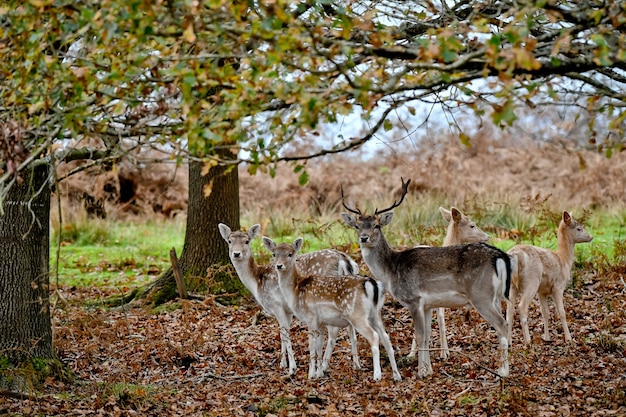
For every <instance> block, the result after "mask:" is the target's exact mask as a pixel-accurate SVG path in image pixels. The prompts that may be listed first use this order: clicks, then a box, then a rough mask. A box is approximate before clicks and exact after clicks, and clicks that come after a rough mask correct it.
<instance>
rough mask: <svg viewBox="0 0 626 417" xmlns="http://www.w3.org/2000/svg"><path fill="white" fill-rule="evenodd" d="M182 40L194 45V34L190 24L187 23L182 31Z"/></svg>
mask: <svg viewBox="0 0 626 417" xmlns="http://www.w3.org/2000/svg"><path fill="white" fill-rule="evenodd" d="M183 39H184V40H186V41H187V42H189V43H194V42H195V41H196V34H195V33H194V31H193V24H192V23H191V22H187V27H185V30H184V31H183Z"/></svg>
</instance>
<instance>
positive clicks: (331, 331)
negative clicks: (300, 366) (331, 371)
mask: <svg viewBox="0 0 626 417" xmlns="http://www.w3.org/2000/svg"><path fill="white" fill-rule="evenodd" d="M326 328H327V330H328V340H327V341H326V350H325V351H324V358H323V359H322V367H321V368H322V372H326V370H327V369H328V366H329V363H330V357H331V356H332V354H333V349H334V348H335V343H336V341H337V335H338V334H339V330H340V329H339V327H334V326H327V327H326Z"/></svg>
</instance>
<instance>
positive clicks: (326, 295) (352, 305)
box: [263, 236, 402, 381]
mask: <svg viewBox="0 0 626 417" xmlns="http://www.w3.org/2000/svg"><path fill="white" fill-rule="evenodd" d="M302 242H303V240H302V238H297V239H296V240H295V241H294V242H293V243H292V244H287V243H282V244H276V243H274V241H272V240H271V239H270V238H268V237H265V236H263V244H264V245H265V247H266V248H267V250H268V251H270V252H271V253H272V254H273V255H274V265H275V267H276V271H277V272H278V282H279V285H280V290H281V292H282V294H283V296H284V297H285V300H286V301H287V304H288V305H289V308H291V311H293V312H294V314H295V316H296V317H297V318H298V319H299V320H300V321H302V322H303V323H305V324H306V326H307V328H308V332H309V356H310V361H309V379H314V378H319V377H321V376H323V375H324V371H325V367H324V365H323V361H322V345H323V344H324V335H323V333H322V332H321V331H320V327H321V326H331V327H347V326H351V327H353V328H354V329H356V330H357V331H358V332H359V333H360V334H361V335H363V336H364V337H365V338H366V339H367V341H368V342H369V344H370V346H371V349H372V359H373V365H374V380H376V381H379V380H380V379H382V371H381V368H380V350H379V343H380V342H382V344H383V346H384V347H385V350H386V351H387V356H388V357H389V362H390V364H391V369H392V371H393V379H394V380H395V381H400V380H401V379H402V377H401V376H400V372H399V371H398V366H397V364H396V360H395V356H394V353H393V347H392V345H391V341H390V340H389V336H388V335H387V332H386V331H385V328H384V326H383V321H382V319H381V316H380V314H381V308H382V305H383V301H384V295H385V291H384V288H383V285H382V283H380V282H378V281H376V280H374V279H373V278H366V277H361V276H356V275H347V276H342V277H336V276H326V275H309V276H302V275H301V274H300V273H299V272H298V269H297V268H296V256H297V253H298V251H299V250H300V248H302Z"/></svg>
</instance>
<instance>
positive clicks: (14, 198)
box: [0, 165, 55, 363]
mask: <svg viewBox="0 0 626 417" xmlns="http://www.w3.org/2000/svg"><path fill="white" fill-rule="evenodd" d="M22 175H23V179H24V182H23V183H22V184H21V185H17V184H14V185H13V186H12V187H11V189H10V190H9V192H8V196H7V198H6V200H5V201H3V202H2V204H3V206H4V211H5V214H4V216H0V259H1V260H2V261H1V262H0V357H5V358H8V359H9V360H10V361H11V362H13V363H20V362H23V361H25V360H29V359H32V358H41V359H54V358H55V352H54V348H53V345H52V323H51V320H50V298H49V297H50V294H49V283H50V279H49V275H48V273H49V256H50V247H49V245H50V188H49V186H48V166H46V165H39V166H36V167H35V168H33V169H30V170H27V171H25V172H23V174H22Z"/></svg>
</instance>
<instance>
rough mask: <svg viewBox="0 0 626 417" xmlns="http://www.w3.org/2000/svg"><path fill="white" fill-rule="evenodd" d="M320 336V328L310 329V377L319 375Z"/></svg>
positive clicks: (313, 377)
mask: <svg viewBox="0 0 626 417" xmlns="http://www.w3.org/2000/svg"><path fill="white" fill-rule="evenodd" d="M318 336H319V329H315V328H310V329H309V379H315V378H316V377H317V355H318V351H317V343H318V339H319V337H318Z"/></svg>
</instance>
